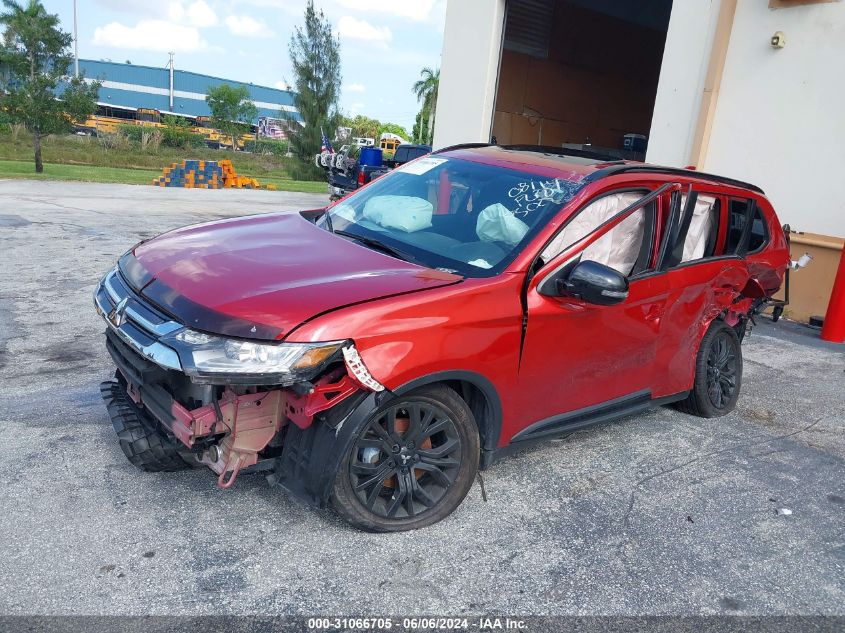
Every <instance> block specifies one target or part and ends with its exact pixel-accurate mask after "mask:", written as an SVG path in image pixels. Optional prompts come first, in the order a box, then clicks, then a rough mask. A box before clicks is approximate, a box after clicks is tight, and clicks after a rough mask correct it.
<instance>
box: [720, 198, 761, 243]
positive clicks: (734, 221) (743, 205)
mask: <svg viewBox="0 0 845 633" xmlns="http://www.w3.org/2000/svg"><path fill="white" fill-rule="evenodd" d="M749 205H750V202H749V201H748V200H740V199H732V200H731V201H730V205H729V206H728V235H727V238H726V239H725V253H726V254H734V253H737V252H738V251H739V250H740V248H741V247H742V239H743V236H744V234H745V230H746V226H745V223H746V220H747V218H748V207H749ZM748 233H749V234H748V245H747V247H746V251H745V252H747V253H754V252H756V251H758V250H760V249H761V248H763V247H764V246H765V245H766V244H767V243H768V241H769V230H768V227H767V226H766V221H765V219H764V218H763V212H762V211H761V210H760V208H759V207H755V208H754V215H753V217H752V218H751V226H750V227H749V228H748Z"/></svg>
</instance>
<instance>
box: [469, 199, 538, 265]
mask: <svg viewBox="0 0 845 633" xmlns="http://www.w3.org/2000/svg"><path fill="white" fill-rule="evenodd" d="M475 232H476V234H477V235H478V239H480V240H481V241H482V242H504V243H505V244H508V245H510V246H515V245H517V244H519V243H520V242H521V241H522V238H523V237H525V234H526V233H528V225H527V224H526V223H525V222H523V221H522V220H520V219H519V218H518V217H516V216H515V215H514V214H513V213H512V212H511V211H509V210H508V208H507V207H505V206H503V205H501V204H499V203H496V204H491V205H490V206H488V207H485V208H484V209H483V210H482V211H481V213H479V214H478V221H477V222H476V224H475ZM470 263H471V262H470Z"/></svg>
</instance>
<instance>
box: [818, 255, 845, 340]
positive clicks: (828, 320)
mask: <svg viewBox="0 0 845 633" xmlns="http://www.w3.org/2000/svg"><path fill="white" fill-rule="evenodd" d="M821 338H822V339H824V340H825V341H831V342H833V343H845V247H843V248H842V256H841V257H840V258H839V268H838V269H837V271H836V279H834V280H833V291H832V292H831V293H830V302H829V303H828V304H827V313H826V314H825V316H824V325H823V326H822V333H821Z"/></svg>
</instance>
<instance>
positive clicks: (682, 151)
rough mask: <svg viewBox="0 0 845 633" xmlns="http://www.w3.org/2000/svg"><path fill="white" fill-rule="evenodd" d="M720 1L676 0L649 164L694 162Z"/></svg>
mask: <svg viewBox="0 0 845 633" xmlns="http://www.w3.org/2000/svg"><path fill="white" fill-rule="evenodd" d="M742 1H743V0H740V2H742ZM748 1H749V2H758V3H761V4H762V3H764V2H765V0H748ZM720 6H721V0H674V2H673V3H672V15H671V17H670V18H669V31H668V33H667V34H666V46H665V48H664V50H663V65H662V66H661V68H660V83H659V84H658V88H657V98H656V100H655V103H654V115H653V116H652V121H651V133H650V134H649V140H648V153H647V155H646V160H647V161H648V162H650V163H656V164H658V165H668V166H671V167H686V166H687V165H689V164H690V155H691V153H692V149H693V139H694V136H695V130H696V125H697V124H698V113H699V110H700V108H701V96H702V93H703V91H704V82H705V79H706V77H707V67H708V65H709V62H710V51H711V49H712V46H713V38H714V35H715V32H716V22H717V19H718V17H719V7H720Z"/></svg>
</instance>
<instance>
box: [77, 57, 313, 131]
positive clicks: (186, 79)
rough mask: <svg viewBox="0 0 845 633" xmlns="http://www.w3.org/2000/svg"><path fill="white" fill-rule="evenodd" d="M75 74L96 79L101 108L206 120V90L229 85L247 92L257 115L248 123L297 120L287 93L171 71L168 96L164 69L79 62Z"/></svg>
mask: <svg viewBox="0 0 845 633" xmlns="http://www.w3.org/2000/svg"><path fill="white" fill-rule="evenodd" d="M79 70H80V73H84V75H85V77H86V78H87V79H92V80H93V79H96V80H98V81H100V82H101V83H102V87H101V88H100V96H99V99H98V102H99V103H100V104H101V105H104V106H111V107H114V108H131V109H133V110H135V109H137V108H150V109H154V110H159V111H161V112H163V113H165V114H167V113H171V114H179V115H183V116H191V117H196V116H209V115H210V114H211V111H210V110H209V109H208V105H207V104H206V102H205V95H206V92H207V91H208V88H209V87H210V86H219V85H221V84H229V85H231V86H245V87H246V88H247V90H249V95H250V99H251V100H252V101H253V102H254V103H255V105H256V107H257V108H258V115H257V116H256V120H255V121H252V123H253V124H255V123H256V122H257V120H258V117H265V116H266V117H273V118H279V117H280V116H282V114H283V113H284V114H288V115H291V114H292V115H293V117H294V118H295V119H297V120H299V119H300V117H299V115H298V113H297V112H296V108H295V107H294V105H293V93H292V92H289V91H287V90H279V89H277V88H268V87H266V86H256V85H253V84H250V83H244V82H242V81H233V80H229V79H221V78H220V77H212V76H210V75H201V74H199V73H193V72H188V71H185V70H174V71H173V91H172V92H173V94H172V95H171V89H170V70H169V69H168V68H166V67H163V68H155V67H152V66H136V65H135V64H120V63H115V62H105V61H95V60H93V59H80V60H79ZM171 99H172V104H173V105H172V107H171Z"/></svg>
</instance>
